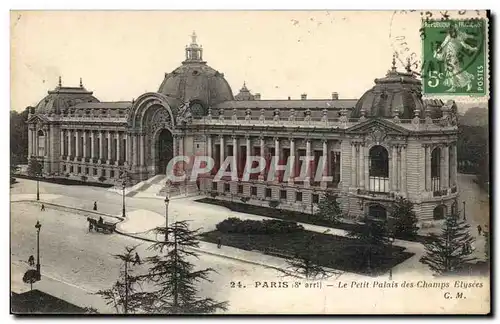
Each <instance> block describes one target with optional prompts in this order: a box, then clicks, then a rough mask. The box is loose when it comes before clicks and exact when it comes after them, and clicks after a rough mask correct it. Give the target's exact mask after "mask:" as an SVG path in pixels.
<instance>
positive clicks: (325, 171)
mask: <svg viewBox="0 0 500 324" xmlns="http://www.w3.org/2000/svg"><path fill="white" fill-rule="evenodd" d="M328 160H329V159H328V141H327V140H326V139H325V140H323V166H322V168H323V170H322V171H323V172H322V176H324V177H327V176H328ZM327 186H328V183H327V182H326V181H321V188H323V189H326V187H327Z"/></svg>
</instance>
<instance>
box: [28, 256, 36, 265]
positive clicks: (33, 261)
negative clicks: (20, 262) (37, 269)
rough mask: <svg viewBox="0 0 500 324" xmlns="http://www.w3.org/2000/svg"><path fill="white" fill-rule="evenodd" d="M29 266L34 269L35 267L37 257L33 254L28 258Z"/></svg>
mask: <svg viewBox="0 0 500 324" xmlns="http://www.w3.org/2000/svg"><path fill="white" fill-rule="evenodd" d="M28 264H29V265H30V267H33V266H34V265H35V257H34V256H33V254H32V255H30V257H29V258H28Z"/></svg>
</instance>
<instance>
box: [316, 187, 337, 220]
mask: <svg viewBox="0 0 500 324" xmlns="http://www.w3.org/2000/svg"><path fill="white" fill-rule="evenodd" d="M337 198H338V197H337V195H336V194H335V193H334V192H333V191H330V190H328V191H326V193H325V196H324V197H323V199H321V201H320V202H319V204H318V212H317V213H316V215H315V216H317V217H318V218H320V219H327V220H330V221H332V222H333V223H339V222H340V218H341V217H342V210H341V209H340V204H339V202H338V201H337Z"/></svg>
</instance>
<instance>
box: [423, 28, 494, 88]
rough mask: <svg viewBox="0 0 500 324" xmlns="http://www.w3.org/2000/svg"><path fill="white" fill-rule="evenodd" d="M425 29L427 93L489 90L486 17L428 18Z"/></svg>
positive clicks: (424, 81) (424, 69) (424, 76)
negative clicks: (460, 18) (461, 18)
mask: <svg viewBox="0 0 500 324" xmlns="http://www.w3.org/2000/svg"><path fill="white" fill-rule="evenodd" d="M421 32H422V34H421V35H422V38H423V48H422V50H423V53H422V54H423V55H422V58H423V67H422V68H423V71H422V79H423V92H424V93H426V94H453V95H485V94H486V88H487V74H486V73H487V67H486V65H485V62H486V51H485V46H486V44H485V43H486V32H485V21H484V19H470V20H458V19H457V20H453V19H450V20H425V21H423V25H422V29H421Z"/></svg>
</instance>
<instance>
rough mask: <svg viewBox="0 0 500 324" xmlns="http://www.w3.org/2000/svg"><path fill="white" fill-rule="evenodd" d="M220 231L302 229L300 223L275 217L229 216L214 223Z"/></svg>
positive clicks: (261, 231) (264, 231) (269, 231)
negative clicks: (250, 217) (260, 218)
mask: <svg viewBox="0 0 500 324" xmlns="http://www.w3.org/2000/svg"><path fill="white" fill-rule="evenodd" d="M216 228H217V230H218V231H219V232H222V233H245V234H283V233H292V232H298V231H302V230H304V227H303V226H302V225H298V224H297V223H295V222H287V221H281V220H277V219H265V220H262V221H257V220H251V219H245V220H241V219H239V218H236V217H230V218H227V219H225V220H223V221H222V222H220V223H219V224H217V225H216Z"/></svg>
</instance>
